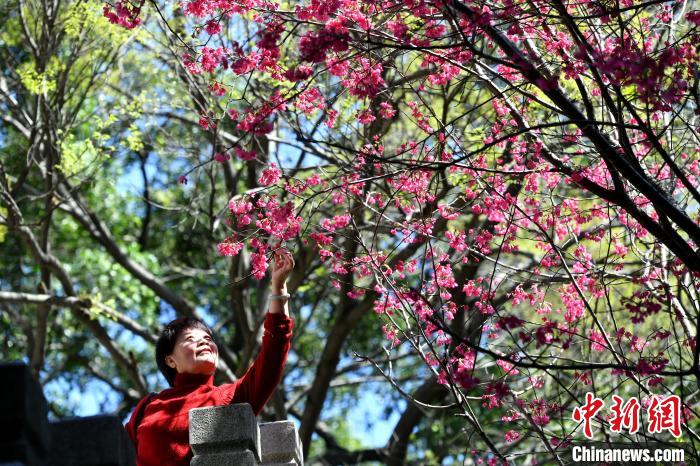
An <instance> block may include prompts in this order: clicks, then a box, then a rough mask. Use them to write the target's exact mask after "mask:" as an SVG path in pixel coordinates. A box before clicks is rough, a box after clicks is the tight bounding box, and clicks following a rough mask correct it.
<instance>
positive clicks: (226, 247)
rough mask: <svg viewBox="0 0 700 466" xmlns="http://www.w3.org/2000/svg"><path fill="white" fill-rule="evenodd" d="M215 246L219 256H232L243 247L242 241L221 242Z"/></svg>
mask: <svg viewBox="0 0 700 466" xmlns="http://www.w3.org/2000/svg"><path fill="white" fill-rule="evenodd" d="M216 248H217V250H218V252H219V255H220V256H227V257H233V256H236V255H237V254H238V253H239V252H241V249H243V243H238V242H236V243H230V242H223V243H219V244H218V245H217V246H216Z"/></svg>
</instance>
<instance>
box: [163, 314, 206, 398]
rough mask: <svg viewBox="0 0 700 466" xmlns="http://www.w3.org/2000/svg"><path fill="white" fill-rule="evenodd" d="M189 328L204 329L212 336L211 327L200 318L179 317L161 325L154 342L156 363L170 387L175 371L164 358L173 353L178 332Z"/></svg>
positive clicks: (173, 381)
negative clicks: (158, 334) (163, 325)
mask: <svg viewBox="0 0 700 466" xmlns="http://www.w3.org/2000/svg"><path fill="white" fill-rule="evenodd" d="M191 328H198V329H201V330H204V331H205V332H207V333H208V334H209V336H210V337H212V338H213V335H212V331H211V329H210V328H209V326H208V325H207V324H205V323H204V322H202V321H201V320H199V319H197V318H196V317H180V318H179V319H175V320H173V321H172V322H170V323H169V324H168V325H166V326H165V327H163V331H162V332H160V336H159V337H158V341H157V342H156V364H158V369H160V371H161V372H162V373H163V375H164V376H165V380H167V381H168V383H169V384H170V386H171V387H172V386H173V384H174V383H175V375H176V374H177V371H176V370H175V369H173V368H172V367H170V366H168V365H167V364H166V363H165V358H166V357H167V356H170V355H171V354H173V350H174V349H175V342H177V338H178V337H179V336H180V334H181V333H182V332H183V331H185V330H187V329H191Z"/></svg>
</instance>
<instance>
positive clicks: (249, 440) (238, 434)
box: [189, 403, 261, 464]
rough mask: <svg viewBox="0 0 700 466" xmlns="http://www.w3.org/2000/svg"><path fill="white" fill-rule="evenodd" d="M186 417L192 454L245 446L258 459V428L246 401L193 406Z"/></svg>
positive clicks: (216, 451)
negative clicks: (202, 406) (188, 417)
mask: <svg viewBox="0 0 700 466" xmlns="http://www.w3.org/2000/svg"><path fill="white" fill-rule="evenodd" d="M189 421H190V446H191V447H192V452H193V453H194V454H195V456H199V455H211V454H217V453H227V454H228V453H231V452H235V451H245V450H248V451H251V452H252V453H253V454H254V457H255V459H256V460H257V461H259V460H260V457H261V454H260V432H259V430H258V423H257V422H256V419H255V414H254V413H253V409H252V407H251V406H250V405H249V404H247V403H240V404H233V405H227V406H215V407H211V408H195V409H192V410H190V419H189ZM201 464H204V463H201ZM207 464H209V463H207ZM217 464H218V463H217ZM229 464H231V463H229Z"/></svg>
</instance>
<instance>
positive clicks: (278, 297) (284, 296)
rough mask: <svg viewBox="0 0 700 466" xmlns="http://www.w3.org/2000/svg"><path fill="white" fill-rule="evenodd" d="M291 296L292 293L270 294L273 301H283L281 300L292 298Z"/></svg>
mask: <svg viewBox="0 0 700 466" xmlns="http://www.w3.org/2000/svg"><path fill="white" fill-rule="evenodd" d="M291 297H292V295H290V294H289V293H283V294H271V295H270V300H271V301H281V300H283V299H284V300H287V299H289V298H291Z"/></svg>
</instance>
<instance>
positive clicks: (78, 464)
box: [48, 416, 136, 466]
mask: <svg viewBox="0 0 700 466" xmlns="http://www.w3.org/2000/svg"><path fill="white" fill-rule="evenodd" d="M135 463H136V461H135V455H134V447H133V445H132V443H131V439H129V436H128V435H127V433H126V430H124V426H123V425H122V423H121V421H120V420H119V418H117V417H116V416H90V417H83V418H75V419H66V420H62V421H59V422H54V423H52V424H51V455H50V460H49V462H48V465H49V466H133V465H134V464H135Z"/></svg>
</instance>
